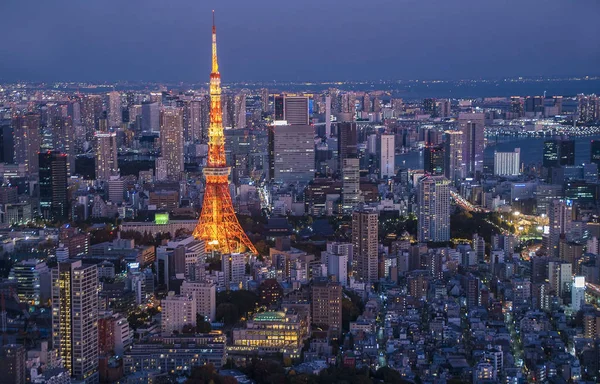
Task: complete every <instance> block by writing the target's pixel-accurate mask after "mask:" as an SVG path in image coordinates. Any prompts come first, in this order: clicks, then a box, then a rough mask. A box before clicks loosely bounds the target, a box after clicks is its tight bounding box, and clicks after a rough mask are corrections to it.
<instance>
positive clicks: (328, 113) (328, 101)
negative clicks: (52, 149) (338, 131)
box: [325, 94, 331, 138]
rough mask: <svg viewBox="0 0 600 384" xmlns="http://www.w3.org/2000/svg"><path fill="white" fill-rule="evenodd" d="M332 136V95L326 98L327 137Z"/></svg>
mask: <svg viewBox="0 0 600 384" xmlns="http://www.w3.org/2000/svg"><path fill="white" fill-rule="evenodd" d="M330 136H331V95H329V94H327V95H326V96H325V137H326V138H329V137H330Z"/></svg>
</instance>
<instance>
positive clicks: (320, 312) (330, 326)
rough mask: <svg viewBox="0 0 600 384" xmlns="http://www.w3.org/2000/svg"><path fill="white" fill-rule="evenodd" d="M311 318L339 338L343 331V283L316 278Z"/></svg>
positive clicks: (315, 323) (314, 322)
mask: <svg viewBox="0 0 600 384" xmlns="http://www.w3.org/2000/svg"><path fill="white" fill-rule="evenodd" d="M311 293H312V295H311V307H312V308H311V312H310V313H311V319H312V323H313V324H314V325H316V326H317V327H321V328H322V329H326V330H328V331H329V332H330V334H331V335H332V336H333V337H334V338H337V337H339V336H340V334H341V332H342V285H341V284H340V283H339V282H333V281H328V280H327V278H316V279H314V281H313V284H312V292H311Z"/></svg>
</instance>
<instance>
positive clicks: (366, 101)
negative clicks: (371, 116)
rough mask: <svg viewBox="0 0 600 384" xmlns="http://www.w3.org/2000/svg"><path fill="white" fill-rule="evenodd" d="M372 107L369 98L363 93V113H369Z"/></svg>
mask: <svg viewBox="0 0 600 384" xmlns="http://www.w3.org/2000/svg"><path fill="white" fill-rule="evenodd" d="M372 110H373V107H372V106H371V96H370V95H369V94H368V93H366V92H365V95H364V96H363V99H362V111H363V112H371V111H372Z"/></svg>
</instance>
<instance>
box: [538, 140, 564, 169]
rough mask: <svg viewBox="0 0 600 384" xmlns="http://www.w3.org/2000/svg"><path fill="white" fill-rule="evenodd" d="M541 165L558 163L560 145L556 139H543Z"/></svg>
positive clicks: (552, 165) (556, 165)
mask: <svg viewBox="0 0 600 384" xmlns="http://www.w3.org/2000/svg"><path fill="white" fill-rule="evenodd" d="M542 165H543V166H544V167H546V168H550V167H558V166H559V165H560V145H559V141H558V140H546V141H544V153H543V160H542Z"/></svg>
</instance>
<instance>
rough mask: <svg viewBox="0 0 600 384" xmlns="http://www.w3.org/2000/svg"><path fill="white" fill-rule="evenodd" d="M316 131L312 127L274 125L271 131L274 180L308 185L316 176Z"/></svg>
mask: <svg viewBox="0 0 600 384" xmlns="http://www.w3.org/2000/svg"><path fill="white" fill-rule="evenodd" d="M314 137H315V131H314V127H313V126H312V125H274V126H273V127H271V129H270V130H269V145H270V146H271V147H272V157H271V163H272V171H273V172H272V178H273V180H274V181H276V182H282V183H293V182H301V183H308V182H309V181H311V180H312V179H313V178H314V176H315V144H314Z"/></svg>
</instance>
